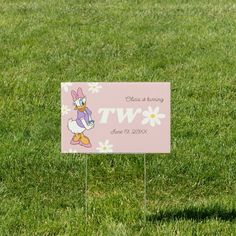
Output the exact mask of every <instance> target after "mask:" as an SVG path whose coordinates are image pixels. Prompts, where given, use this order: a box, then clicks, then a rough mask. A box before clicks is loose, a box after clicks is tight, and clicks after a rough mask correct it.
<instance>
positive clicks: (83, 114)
mask: <svg viewBox="0 0 236 236" xmlns="http://www.w3.org/2000/svg"><path fill="white" fill-rule="evenodd" d="M91 114H92V112H91V111H90V110H89V109H88V108H87V107H86V108H85V111H77V119H76V123H77V125H78V126H79V127H81V128H85V127H84V125H83V123H82V121H81V118H83V119H84V120H85V122H86V123H87V124H88V123H89V116H90V117H91Z"/></svg>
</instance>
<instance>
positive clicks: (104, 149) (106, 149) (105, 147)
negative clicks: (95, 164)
mask: <svg viewBox="0 0 236 236" xmlns="http://www.w3.org/2000/svg"><path fill="white" fill-rule="evenodd" d="M112 147H113V145H112V144H109V140H106V141H105V142H104V143H102V142H99V147H97V148H96V149H97V150H98V152H101V153H110V152H113V150H112Z"/></svg>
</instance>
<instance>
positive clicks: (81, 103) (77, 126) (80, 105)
mask: <svg viewBox="0 0 236 236" xmlns="http://www.w3.org/2000/svg"><path fill="white" fill-rule="evenodd" d="M71 96H72V98H73V101H74V105H75V110H77V118H76V120H72V119H70V120H69V122H68V128H69V130H70V131H71V132H72V133H73V134H74V136H73V138H72V139H71V142H70V143H71V144H72V145H75V144H79V145H81V146H84V147H87V148H90V147H92V145H91V143H90V140H89V138H88V137H86V136H85V135H84V131H85V130H90V129H92V128H93V127H94V120H92V118H91V114H92V112H91V111H90V110H89V109H88V107H87V106H86V97H85V96H84V94H83V91H82V89H81V88H78V89H77V92H76V91H75V90H72V91H71Z"/></svg>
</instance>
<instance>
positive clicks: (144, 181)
mask: <svg viewBox="0 0 236 236" xmlns="http://www.w3.org/2000/svg"><path fill="white" fill-rule="evenodd" d="M146 177H147V169H146V154H144V157H143V183H144V184H143V186H144V189H143V190H144V223H146V220H147V219H146V214H147V178H146Z"/></svg>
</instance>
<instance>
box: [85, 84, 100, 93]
mask: <svg viewBox="0 0 236 236" xmlns="http://www.w3.org/2000/svg"><path fill="white" fill-rule="evenodd" d="M88 86H89V89H88V91H91V92H92V93H98V92H99V90H100V89H101V88H102V86H101V85H100V84H99V83H88Z"/></svg>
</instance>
